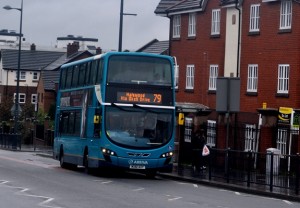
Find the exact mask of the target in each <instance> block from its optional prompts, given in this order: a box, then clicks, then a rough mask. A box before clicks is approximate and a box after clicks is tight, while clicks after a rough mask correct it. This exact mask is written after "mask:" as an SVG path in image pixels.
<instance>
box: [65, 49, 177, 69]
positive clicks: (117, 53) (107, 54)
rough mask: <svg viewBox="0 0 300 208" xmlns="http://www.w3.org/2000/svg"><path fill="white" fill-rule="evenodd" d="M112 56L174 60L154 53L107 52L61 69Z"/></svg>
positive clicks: (74, 62)
mask: <svg viewBox="0 0 300 208" xmlns="http://www.w3.org/2000/svg"><path fill="white" fill-rule="evenodd" d="M112 55H127V56H150V57H164V58H167V59H170V60H172V58H171V57H170V56H167V55H159V54H153V53H144V52H107V53H103V54H98V55H95V56H92V57H89V58H85V59H81V60H78V61H73V62H70V63H67V64H63V65H62V66H61V68H66V67H69V66H72V65H76V64H81V63H85V62H89V61H93V60H97V59H100V58H102V57H106V56H107V57H109V56H112Z"/></svg>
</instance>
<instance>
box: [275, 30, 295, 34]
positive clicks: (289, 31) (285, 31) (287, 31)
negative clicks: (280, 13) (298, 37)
mask: <svg viewBox="0 0 300 208" xmlns="http://www.w3.org/2000/svg"><path fill="white" fill-rule="evenodd" d="M291 32H292V29H279V31H278V34H284V33H291Z"/></svg>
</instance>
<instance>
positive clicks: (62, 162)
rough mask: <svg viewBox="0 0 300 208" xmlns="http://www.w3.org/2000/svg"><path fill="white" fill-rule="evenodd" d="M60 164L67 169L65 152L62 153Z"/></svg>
mask: <svg viewBox="0 0 300 208" xmlns="http://www.w3.org/2000/svg"><path fill="white" fill-rule="evenodd" d="M59 164H60V167H61V168H67V166H68V165H67V163H66V162H65V161H64V152H63V151H60V155H59Z"/></svg>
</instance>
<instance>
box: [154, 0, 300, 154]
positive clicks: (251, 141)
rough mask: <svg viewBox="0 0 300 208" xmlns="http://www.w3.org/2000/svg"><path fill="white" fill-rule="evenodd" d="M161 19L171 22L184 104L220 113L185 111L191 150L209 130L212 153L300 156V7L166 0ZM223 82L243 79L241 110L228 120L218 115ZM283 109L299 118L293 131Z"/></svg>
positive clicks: (184, 136) (288, 1) (259, 1)
mask: <svg viewBox="0 0 300 208" xmlns="http://www.w3.org/2000/svg"><path fill="white" fill-rule="evenodd" d="M155 13H156V14H157V15H160V16H163V17H165V18H169V19H170V55H171V56H175V57H176V60H177V64H178V67H177V70H176V75H177V76H176V85H177V86H176V87H177V95H176V100H177V102H184V103H189V104H194V105H195V104H202V105H203V106H207V107H208V108H209V109H211V111H212V113H211V114H209V115H207V113H203V111H202V110H203V109H197V108H196V109H193V110H191V111H188V110H187V111H185V112H184V113H185V125H184V126H183V127H182V129H181V131H180V132H181V133H180V134H179V139H181V141H180V142H182V145H183V146H185V147H187V148H189V146H190V145H191V144H189V143H191V142H190V141H191V138H192V134H193V131H195V130H196V129H198V128H202V127H203V128H206V133H207V142H208V144H209V145H210V146H211V147H217V148H226V147H230V148H232V149H238V150H245V151H246V150H252V151H265V150H266V149H267V148H270V147H275V148H278V149H280V151H281V153H282V154H295V153H297V152H300V142H299V131H298V127H297V126H298V125H299V122H296V120H293V118H294V117H295V118H297V116H298V114H297V112H298V110H297V109H299V108H300V92H299V90H300V87H299V84H298V83H300V80H299V79H300V47H299V46H300V39H299V37H300V34H299V33H300V24H297V20H298V19H299V15H300V3H299V2H297V1H292V0H283V1H279V0H238V1H236V0H183V1H179V0H161V1H160V3H159V5H158V6H157V8H156V10H155ZM220 77H235V78H239V79H240V95H239V96H240V99H239V100H240V111H239V112H238V113H230V114H229V116H228V117H227V116H226V114H224V113H223V112H222V113H220V112H217V111H215V109H216V99H217V96H216V94H217V80H218V78H220ZM280 107H287V108H285V109H288V111H290V110H291V111H292V112H295V113H294V114H293V113H292V114H290V112H287V113H286V112H285V115H284V116H286V118H287V120H288V123H287V125H286V124H284V125H281V124H280V121H279V120H280V117H278V115H279V113H280V112H279V108H280ZM293 121H294V124H295V125H292V122H293ZM227 124H228V125H229V126H230V128H229V132H227V130H226V129H227ZM182 132H183V133H182ZM294 147H295V148H294Z"/></svg>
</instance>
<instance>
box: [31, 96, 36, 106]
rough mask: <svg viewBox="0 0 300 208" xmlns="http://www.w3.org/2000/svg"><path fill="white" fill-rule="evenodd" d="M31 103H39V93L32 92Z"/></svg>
mask: <svg viewBox="0 0 300 208" xmlns="http://www.w3.org/2000/svg"><path fill="white" fill-rule="evenodd" d="M31 103H32V104H36V103H37V94H32V95H31Z"/></svg>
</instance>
